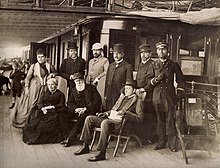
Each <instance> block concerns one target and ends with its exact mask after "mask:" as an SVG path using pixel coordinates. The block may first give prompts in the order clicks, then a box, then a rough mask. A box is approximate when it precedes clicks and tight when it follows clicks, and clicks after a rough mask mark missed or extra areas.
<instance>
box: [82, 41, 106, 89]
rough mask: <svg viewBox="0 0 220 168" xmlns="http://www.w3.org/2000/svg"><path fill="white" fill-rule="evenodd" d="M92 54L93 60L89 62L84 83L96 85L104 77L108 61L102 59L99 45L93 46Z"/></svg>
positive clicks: (104, 58)
mask: <svg viewBox="0 0 220 168" xmlns="http://www.w3.org/2000/svg"><path fill="white" fill-rule="evenodd" d="M92 53H93V56H94V58H93V59H91V60H90V61H89V69H88V75H87V78H86V83H89V84H93V85H97V84H98V82H99V80H100V79H101V78H102V77H103V76H105V75H106V72H107V69H108V66H109V61H108V59H107V58H106V57H104V55H103V51H102V46H101V44H100V43H95V44H93V46H92Z"/></svg>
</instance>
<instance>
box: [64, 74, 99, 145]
mask: <svg viewBox="0 0 220 168" xmlns="http://www.w3.org/2000/svg"><path fill="white" fill-rule="evenodd" d="M73 80H74V82H75V87H74V88H73V90H71V92H70V93H71V94H70V97H69V99H68V102H67V107H68V111H69V112H70V113H71V114H72V116H73V119H75V120H76V123H75V124H74V126H73V128H72V130H71V131H70V133H69V135H68V136H67V138H66V139H65V140H64V141H62V142H61V144H62V145H64V146H65V147H68V146H70V145H71V144H73V143H74V142H75V140H76V138H77V135H78V134H79V133H80V132H81V130H82V127H83V124H84V121H85V118H86V117H87V116H88V115H92V114H95V113H96V112H99V111H100V109H101V104H102V100H101V96H100V94H99V93H98V91H97V89H96V87H95V86H93V85H90V84H86V83H85V80H84V76H83V74H82V73H75V74H74V75H73Z"/></svg>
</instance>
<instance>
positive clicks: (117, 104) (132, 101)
mask: <svg viewBox="0 0 220 168" xmlns="http://www.w3.org/2000/svg"><path fill="white" fill-rule="evenodd" d="M124 98H125V96H124V95H123V96H120V97H119V99H118V101H117V102H116V103H115V105H114V107H113V108H112V109H113V110H118V108H119V107H120V106H121V103H122V102H123V100H124ZM136 101H137V96H136V95H135V96H133V97H132V98H131V99H130V100H129V101H128V102H127V103H126V104H125V105H124V107H123V108H122V109H123V110H124V111H127V110H128V109H129V108H130V107H131V106H132V105H133V104H134V103H135V102H136Z"/></svg>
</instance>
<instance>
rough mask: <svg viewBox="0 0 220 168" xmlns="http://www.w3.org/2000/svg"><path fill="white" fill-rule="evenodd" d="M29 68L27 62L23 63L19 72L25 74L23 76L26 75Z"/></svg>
mask: <svg viewBox="0 0 220 168" xmlns="http://www.w3.org/2000/svg"><path fill="white" fill-rule="evenodd" d="M29 68H30V63H29V62H28V61H24V62H23V64H22V67H21V71H22V72H23V73H24V74H25V76H26V75H27V73H28V70H29Z"/></svg>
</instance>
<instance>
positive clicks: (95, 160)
mask: <svg viewBox="0 0 220 168" xmlns="http://www.w3.org/2000/svg"><path fill="white" fill-rule="evenodd" d="M105 159H106V158H105V155H104V154H102V153H99V154H98V155H96V156H92V157H91V158H89V159H88V161H90V162H97V161H101V160H105Z"/></svg>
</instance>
